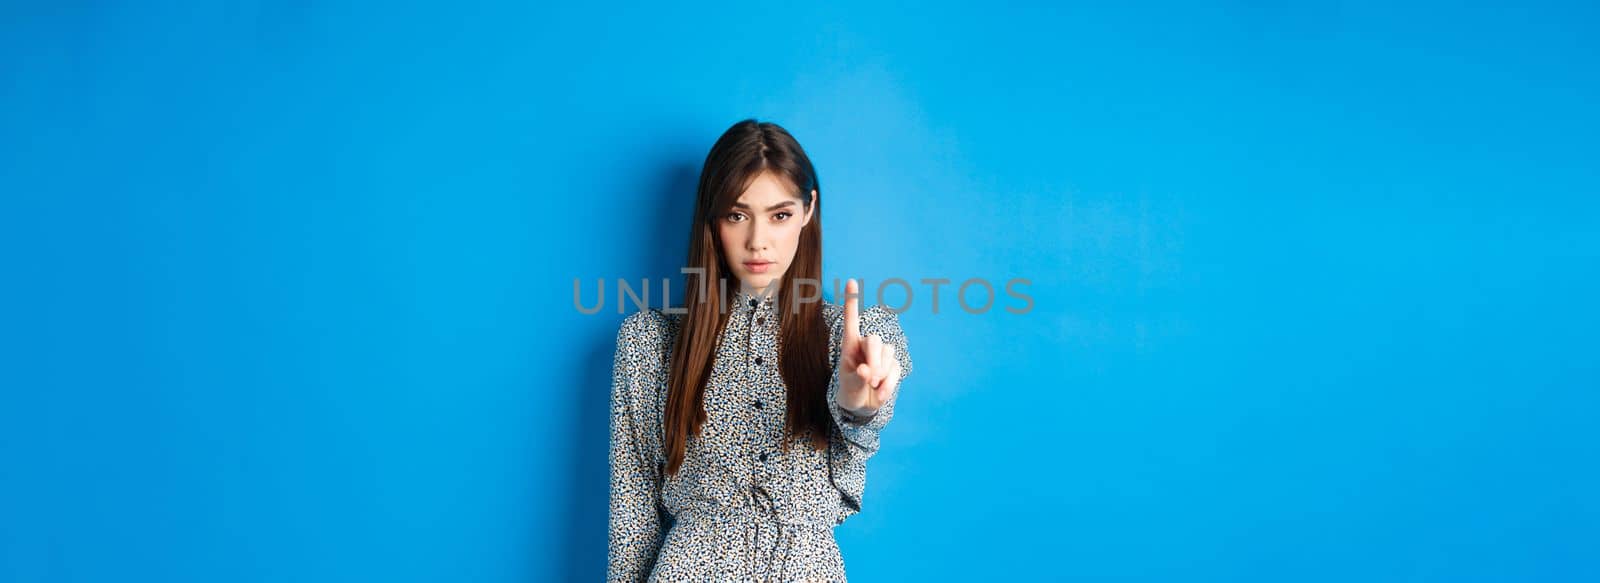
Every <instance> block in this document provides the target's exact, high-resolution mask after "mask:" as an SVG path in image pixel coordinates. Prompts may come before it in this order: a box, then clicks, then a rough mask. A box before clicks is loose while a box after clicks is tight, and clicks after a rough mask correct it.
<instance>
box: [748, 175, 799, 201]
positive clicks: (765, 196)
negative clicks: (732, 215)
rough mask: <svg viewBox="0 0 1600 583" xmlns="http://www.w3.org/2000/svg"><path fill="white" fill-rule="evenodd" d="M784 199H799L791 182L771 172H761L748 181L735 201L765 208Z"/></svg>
mask: <svg viewBox="0 0 1600 583" xmlns="http://www.w3.org/2000/svg"><path fill="white" fill-rule="evenodd" d="M786 200H801V198H800V193H799V192H797V191H796V190H795V187H794V185H793V184H789V181H788V180H785V179H783V178H781V177H778V176H777V175H775V174H773V173H771V172H763V173H761V175H760V176H757V177H755V179H754V180H751V181H750V186H748V187H746V188H745V189H744V192H743V193H741V194H740V195H739V198H738V200H737V201H736V202H739V203H742V204H744V205H745V206H749V207H754V208H765V207H768V206H772V205H773V204H777V203H780V202H783V201H786Z"/></svg>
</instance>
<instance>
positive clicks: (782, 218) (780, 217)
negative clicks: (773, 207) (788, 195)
mask: <svg viewBox="0 0 1600 583" xmlns="http://www.w3.org/2000/svg"><path fill="white" fill-rule="evenodd" d="M772 218H774V219H777V220H780V221H786V220H789V213H778V214H775V215H772Z"/></svg>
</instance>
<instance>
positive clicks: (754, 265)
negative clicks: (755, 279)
mask: <svg viewBox="0 0 1600 583" xmlns="http://www.w3.org/2000/svg"><path fill="white" fill-rule="evenodd" d="M772 265H773V263H772V262H771V261H746V262H744V268H745V269H748V270H750V273H766V272H767V270H768V269H772Z"/></svg>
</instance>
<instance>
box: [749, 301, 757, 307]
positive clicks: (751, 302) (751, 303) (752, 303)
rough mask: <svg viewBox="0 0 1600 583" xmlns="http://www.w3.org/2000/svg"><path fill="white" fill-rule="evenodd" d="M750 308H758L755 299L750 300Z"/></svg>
mask: <svg viewBox="0 0 1600 583" xmlns="http://www.w3.org/2000/svg"><path fill="white" fill-rule="evenodd" d="M750 307H752V308H754V307H756V301H755V300H754V299H751V300H750Z"/></svg>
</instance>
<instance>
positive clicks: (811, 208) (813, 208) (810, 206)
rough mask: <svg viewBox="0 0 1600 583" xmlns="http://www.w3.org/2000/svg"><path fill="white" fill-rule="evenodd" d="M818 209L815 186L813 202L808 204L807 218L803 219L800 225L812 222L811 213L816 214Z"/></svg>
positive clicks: (812, 190) (812, 196)
mask: <svg viewBox="0 0 1600 583" xmlns="http://www.w3.org/2000/svg"><path fill="white" fill-rule="evenodd" d="M816 210H817V190H816V189H814V188H813V189H811V204H808V205H806V220H804V221H801V222H800V226H802V227H804V226H806V225H809V224H811V215H813V214H816Z"/></svg>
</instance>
